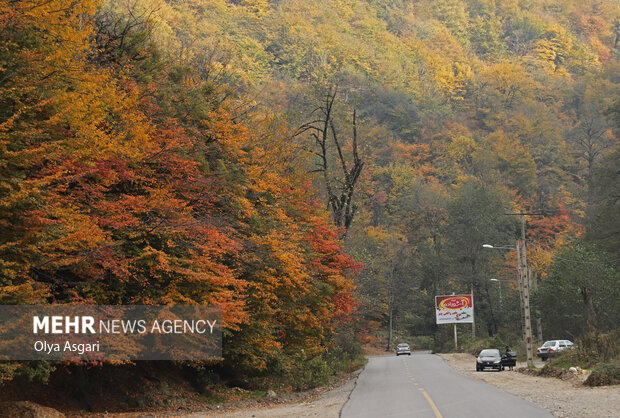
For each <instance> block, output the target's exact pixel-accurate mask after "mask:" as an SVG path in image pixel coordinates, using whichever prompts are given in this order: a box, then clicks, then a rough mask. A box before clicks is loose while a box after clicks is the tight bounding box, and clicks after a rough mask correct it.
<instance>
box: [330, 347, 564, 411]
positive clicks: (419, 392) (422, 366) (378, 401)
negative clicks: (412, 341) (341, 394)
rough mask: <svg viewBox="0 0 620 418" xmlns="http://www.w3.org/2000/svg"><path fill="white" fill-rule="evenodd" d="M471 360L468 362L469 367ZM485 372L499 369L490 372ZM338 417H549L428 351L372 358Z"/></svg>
mask: <svg viewBox="0 0 620 418" xmlns="http://www.w3.org/2000/svg"><path fill="white" fill-rule="evenodd" d="M474 367H475V365H474V364H472V368H474ZM484 373H501V372H496V371H488V372H484ZM340 416H341V418H395V417H416V418H418V417H420V418H425V417H428V418H439V417H443V418H452V417H455V418H456V417H458V418H467V417H471V418H485V417H489V418H496V417H501V418H523V417H527V418H530V417H552V415H551V414H550V413H549V412H547V411H545V410H544V409H541V408H539V407H537V406H535V405H533V404H531V403H529V402H527V401H526V400H523V399H521V398H517V397H516V396H513V395H511V394H509V393H506V392H503V391H501V390H499V389H497V388H495V387H494V386H491V385H489V384H487V383H484V382H482V381H480V380H477V379H474V378H471V377H469V376H464V375H462V374H460V373H459V372H457V371H456V370H454V369H452V368H451V367H450V366H448V365H447V364H446V363H445V362H444V361H443V360H442V359H441V358H439V357H438V356H435V355H432V354H422V353H413V354H412V355H411V356H400V357H396V356H383V357H371V358H370V359H369V361H368V364H367V365H366V368H365V369H364V371H363V372H362V373H361V374H360V376H359V377H358V380H357V384H356V386H355V389H354V390H353V392H352V393H351V396H350V397H349V400H348V401H347V403H346V404H345V405H344V407H343V408H342V411H341V413H340Z"/></svg>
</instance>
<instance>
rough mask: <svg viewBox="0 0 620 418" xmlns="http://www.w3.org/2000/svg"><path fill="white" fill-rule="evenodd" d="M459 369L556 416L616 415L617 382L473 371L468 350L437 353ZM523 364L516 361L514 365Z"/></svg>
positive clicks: (619, 391)
mask: <svg viewBox="0 0 620 418" xmlns="http://www.w3.org/2000/svg"><path fill="white" fill-rule="evenodd" d="M439 356H440V357H441V358H443V359H444V361H446V362H447V363H448V364H449V365H450V366H452V367H453V368H455V369H456V370H458V371H459V372H461V373H463V374H465V375H468V376H472V377H474V378H477V379H480V380H483V381H485V382H487V383H489V384H491V385H493V386H495V387H497V388H499V389H501V390H503V391H505V392H508V393H512V394H513V395H515V396H518V397H520V398H523V399H526V400H528V401H530V402H531V403H533V404H535V405H538V406H540V407H541V408H543V409H546V410H547V411H549V412H551V413H552V414H553V415H554V416H556V417H567V418H568V417H570V418H581V417H583V418H591V417H597V418H602V417H617V416H618V411H620V386H617V385H616V386H605V387H596V388H590V387H587V386H584V385H583V381H584V380H585V376H583V375H572V374H570V373H567V374H565V375H564V376H563V378H557V377H543V376H532V375H529V374H524V373H518V372H516V371H508V370H506V371H503V372H496V371H487V372H476V359H475V357H474V356H472V355H471V354H440V355H439ZM519 367H525V364H521V363H519V364H517V368H519Z"/></svg>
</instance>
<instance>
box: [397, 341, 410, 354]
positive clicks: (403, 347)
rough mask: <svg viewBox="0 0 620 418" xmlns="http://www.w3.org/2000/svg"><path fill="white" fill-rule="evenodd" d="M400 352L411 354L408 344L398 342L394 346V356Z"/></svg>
mask: <svg viewBox="0 0 620 418" xmlns="http://www.w3.org/2000/svg"><path fill="white" fill-rule="evenodd" d="M401 354H408V355H411V350H410V349H409V344H406V343H400V344H398V345H397V346H396V356H400V355H401Z"/></svg>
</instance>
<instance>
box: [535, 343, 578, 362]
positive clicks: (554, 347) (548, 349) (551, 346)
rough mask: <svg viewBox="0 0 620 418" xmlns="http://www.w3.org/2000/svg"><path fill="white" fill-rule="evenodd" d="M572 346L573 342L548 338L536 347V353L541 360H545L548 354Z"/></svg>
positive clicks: (550, 354)
mask: <svg viewBox="0 0 620 418" xmlns="http://www.w3.org/2000/svg"><path fill="white" fill-rule="evenodd" d="M570 348H573V343H572V342H570V341H568V340H550V341H545V343H544V344H543V345H542V346H540V347H538V350H537V352H536V355H537V356H538V357H540V358H541V359H542V360H543V361H546V360H547V359H548V358H549V357H550V356H552V355H554V354H556V353H557V352H559V351H563V350H566V349H570Z"/></svg>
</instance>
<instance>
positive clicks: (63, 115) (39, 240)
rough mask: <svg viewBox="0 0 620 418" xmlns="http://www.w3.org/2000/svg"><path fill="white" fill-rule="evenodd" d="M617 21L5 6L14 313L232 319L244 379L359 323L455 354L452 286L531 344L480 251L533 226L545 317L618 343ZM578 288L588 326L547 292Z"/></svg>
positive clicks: (304, 8) (140, 5)
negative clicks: (196, 307) (144, 313)
mask: <svg viewBox="0 0 620 418" xmlns="http://www.w3.org/2000/svg"><path fill="white" fill-rule="evenodd" d="M619 21H620V6H618V4H617V2H615V1H613V0H601V1H586V2H584V1H576V0H570V1H562V2H559V1H550V0H530V1H517V0H420V1H401V0H395V1H385V0H346V1H332V0H312V1H307V0H281V1H267V0H244V1H227V0H183V1H166V0H107V1H103V0H102V1H99V2H98V1H80V2H70V3H67V2H63V1H60V0H51V1H43V0H20V1H13V0H11V1H9V0H0V26H1V28H2V30H1V31H0V162H1V163H0V191H1V195H2V204H1V205H0V236H1V240H0V299H1V300H2V302H3V303H18V304H31V303H83V304H93V303H109V304H131V303H145V304H177V303H178V304H215V305H220V306H222V307H223V309H224V318H225V325H226V335H225V336H226V344H225V347H224V357H225V365H224V367H227V368H228V369H229V370H237V371H238V372H240V373H241V372H243V373H245V372H248V373H261V372H265V371H269V370H273V369H274V368H277V367H280V366H282V364H284V363H282V361H283V360H282V359H283V358H297V357H295V356H298V355H299V353H301V352H302V351H301V350H303V353H304V354H303V357H304V359H306V358H318V357H319V356H321V355H322V354H324V353H327V352H328V351H329V350H330V349H331V348H333V347H334V344H335V341H336V338H335V337H334V335H335V334H337V333H338V332H341V331H342V330H343V329H345V328H347V327H349V328H351V324H353V325H352V328H353V329H355V330H356V332H358V336H359V339H361V340H364V341H366V342H370V341H376V340H378V339H380V338H383V337H385V330H386V329H387V324H388V322H390V321H393V325H394V329H395V330H396V334H397V336H400V337H403V338H404V337H405V336H416V337H417V338H419V341H421V343H420V344H422V345H424V344H426V346H428V345H429V344H431V345H432V344H434V345H435V348H441V346H442V344H446V342H447V341H450V337H449V336H447V335H446V333H445V332H444V330H443V329H440V328H438V327H437V326H436V325H435V324H434V317H433V315H434V313H433V305H432V304H433V297H434V296H435V295H437V294H446V293H447V294H449V293H452V292H469V291H470V290H473V293H474V297H475V300H476V309H477V313H476V315H477V325H478V327H477V329H478V331H477V332H478V333H479V335H483V336H487V335H488V336H493V335H495V334H498V333H504V334H510V335H513V336H514V335H517V334H518V333H519V331H518V329H516V328H517V327H515V326H514V323H515V322H518V315H519V313H518V312H517V310H518V304H517V302H516V296H515V295H516V292H515V291H514V287H513V286H512V285H510V286H506V287H505V288H504V292H505V293H504V300H503V301H502V299H501V298H500V299H498V296H500V295H501V293H499V292H501V289H502V288H501V287H498V286H497V285H496V284H494V283H492V282H491V281H490V279H492V278H501V279H503V280H513V279H514V278H515V277H516V276H515V275H516V271H515V265H516V261H515V260H516V255H515V254H514V251H510V250H509V249H508V250H505V251H499V250H487V249H483V247H482V245H483V244H494V245H506V244H508V245H514V242H515V239H516V238H517V237H519V236H520V233H521V232H520V229H519V223H518V222H517V221H518V219H517V218H514V217H511V216H510V215H507V213H515V212H520V211H526V212H531V213H536V214H537V215H536V216H531V217H528V218H527V224H526V240H527V245H528V249H529V250H528V258H529V260H530V263H531V265H532V267H533V268H534V270H535V271H536V275H537V277H538V278H539V279H540V281H541V296H540V297H539V298H538V299H537V300H538V301H540V303H542V304H544V306H542V305H541V306H538V308H541V309H543V308H544V312H545V314H550V313H552V312H554V309H560V308H561V309H563V312H566V315H572V316H571V317H575V318H579V321H577V322H575V324H576V325H575V327H573V328H570V330H571V331H570V332H575V333H576V332H581V331H583V330H585V329H586V328H587V326H585V325H584V324H587V323H591V324H592V325H594V323H595V322H596V326H597V327H599V328H601V329H604V330H608V329H611V328H613V327H614V326H616V325H614V324H617V323H618V317H617V315H618V314H617V312H618V310H617V309H616V308H613V309H612V307H614V306H616V305H617V295H615V294H611V293H605V292H604V289H612V288H614V283H615V282H616V281H617V279H618V269H617V266H618V254H619V253H618V250H619V248H620V244H619V243H620V239H619V236H620V235H619V231H618V225H619V220H618V213H619V211H618V201H619V197H618V184H619V181H618V179H619V178H620V176H619V175H618V155H620V154H619V153H620V149H619V142H618V131H619V130H620V128H619V127H618V119H619V118H618V115H619V114H620V112H619V110H618V109H619V108H620V105H619V103H620V102H619V101H618V93H619V92H620V75H619V74H620V71H619V68H620V67H619V65H618V54H619V50H618V48H619V45H618V39H619V37H620V32H619V30H620V29H619V28H620V25H619V24H618V22H619ZM336 92H337V93H336ZM328 107H329V111H328V110H327V108H328ZM317 167H318V168H317ZM604 251H607V253H604ZM563 259H564V260H573V259H575V260H580V261H579V262H580V263H582V264H578V265H572V264H562V263H563V261H562V260H563ZM614 260H615V261H614ZM590 262H591V263H599V264H592V265H596V266H599V267H600V268H597V269H591V270H588V269H586V270H584V269H585V268H586V267H584V266H588V265H589V264H587V263H590ZM588 272H589V273H591V277H588V278H587V281H584V280H586V278H585V277H583V276H584V274H586V273H588ZM575 286H578V287H579V286H580V287H581V288H582V289H586V290H583V291H582V296H583V297H584V298H586V296H587V295H589V296H588V297H589V298H590V299H591V303H590V302H588V303H586V307H587V309H585V310H579V309H577V308H575V309H573V310H571V309H572V308H571V309H568V308H567V307H566V306H564V305H562V306H561V304H560V302H558V300H559V299H558V298H554V297H553V295H554V294H555V293H554V292H560V293H562V292H564V293H562V294H566V295H567V296H566V298H567V299H566V300H569V299H570V298H569V296H570V297H571V298H573V299H574V297H577V296H576V294H574V292H573V290H575V289H576V288H575ZM616 287H617V286H616ZM588 289H589V290H588ZM571 292H573V293H571ZM614 295H615V296H614ZM608 297H611V298H612V299H613V298H615V299H614V300H611V299H610V300H607V299H604V298H608ZM586 299H587V298H586ZM603 299H604V300H603ZM571 300H572V299H571ZM575 303H576V302H575ZM356 307H357V310H355V308H356ZM546 309H549V311H547V310H546ZM515 318H516V319H515ZM592 318H595V319H592ZM580 321H581V322H580ZM588 321H589V322H588ZM582 325H583V326H582ZM544 329H545V333H544V335H545V336H546V335H549V336H554V337H556V336H557V337H560V336H564V335H563V334H562V332H564V331H565V330H566V329H567V328H566V327H565V326H564V322H562V321H549V322H548V323H545V328H544ZM561 334H562V335H561ZM507 338H510V336H509V337H507ZM429 341H430V342H429ZM278 365H279V366H278ZM270 368H271V369H270Z"/></svg>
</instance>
